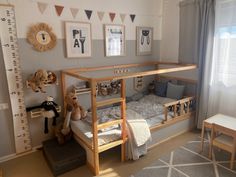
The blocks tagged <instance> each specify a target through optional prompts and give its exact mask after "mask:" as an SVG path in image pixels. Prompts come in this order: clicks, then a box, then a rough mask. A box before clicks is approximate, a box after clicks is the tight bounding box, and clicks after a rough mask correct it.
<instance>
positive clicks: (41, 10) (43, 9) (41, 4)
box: [37, 2, 48, 14]
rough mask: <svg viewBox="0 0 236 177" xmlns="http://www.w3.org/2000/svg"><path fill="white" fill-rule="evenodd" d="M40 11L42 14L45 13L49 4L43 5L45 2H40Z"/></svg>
mask: <svg viewBox="0 0 236 177" xmlns="http://www.w3.org/2000/svg"><path fill="white" fill-rule="evenodd" d="M37 4H38V9H39V11H40V12H41V14H43V13H44V11H45V10H46V8H47V6H48V4H47V3H43V2H38V3H37Z"/></svg>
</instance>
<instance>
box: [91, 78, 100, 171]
mask: <svg viewBox="0 0 236 177" xmlns="http://www.w3.org/2000/svg"><path fill="white" fill-rule="evenodd" d="M96 84H97V83H96V82H95V81H94V80H91V82H90V85H91V104H92V119H93V123H92V128H93V160H94V174H95V175H98V174H99V154H98V129H97V125H98V123H97V104H96V102H97V101H96V98H97V94H96Z"/></svg>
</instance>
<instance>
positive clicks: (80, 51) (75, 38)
mask: <svg viewBox="0 0 236 177" xmlns="http://www.w3.org/2000/svg"><path fill="white" fill-rule="evenodd" d="M65 32H66V50H67V57H68V58H76V57H91V55H92V54H91V53H92V52H91V45H92V44H91V24H90V23H82V22H65Z"/></svg>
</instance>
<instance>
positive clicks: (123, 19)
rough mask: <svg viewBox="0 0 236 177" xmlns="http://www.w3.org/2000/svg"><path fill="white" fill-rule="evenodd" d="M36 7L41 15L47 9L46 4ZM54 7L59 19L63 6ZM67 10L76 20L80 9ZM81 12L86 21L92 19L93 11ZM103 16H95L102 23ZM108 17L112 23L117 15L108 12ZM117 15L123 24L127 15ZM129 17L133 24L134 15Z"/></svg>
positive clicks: (100, 13)
mask: <svg viewBox="0 0 236 177" xmlns="http://www.w3.org/2000/svg"><path fill="white" fill-rule="evenodd" d="M37 6H38V10H39V12H40V13H41V14H44V12H45V10H46V8H47V7H48V3H44V2H37ZM54 7H55V10H56V14H57V16H59V17H60V16H61V14H62V12H63V10H64V6H61V5H54ZM69 9H70V12H71V15H72V16H73V18H76V16H77V14H78V12H79V10H80V9H78V8H69ZM83 10H84V12H85V14H86V16H87V18H88V20H90V19H91V17H92V13H93V11H92V10H85V9H83ZM104 15H105V12H103V11H97V16H98V18H99V20H100V21H103V18H104ZM108 15H109V17H110V20H111V22H113V21H114V19H115V17H116V15H117V13H114V12H109V13H108ZM119 15H120V19H121V22H122V23H124V21H125V18H126V16H127V14H125V13H120V14H119ZM129 16H130V19H131V22H132V23H134V21H135V18H136V15H135V14H130V15H129Z"/></svg>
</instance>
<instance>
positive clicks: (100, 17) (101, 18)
mask: <svg viewBox="0 0 236 177" xmlns="http://www.w3.org/2000/svg"><path fill="white" fill-rule="evenodd" d="M104 14H105V12H101V11H98V12H97V15H98V18H99V19H100V21H102V20H103V17H104Z"/></svg>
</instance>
